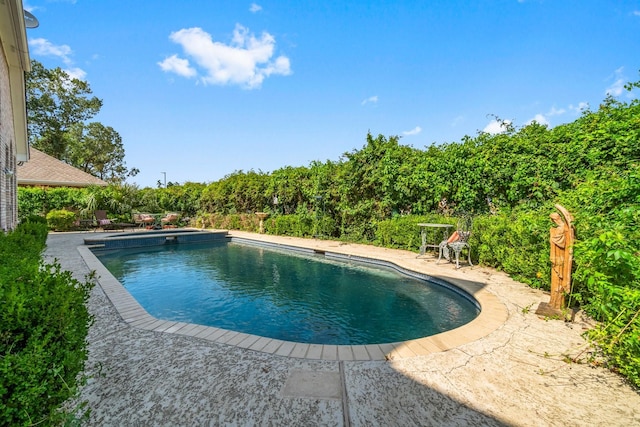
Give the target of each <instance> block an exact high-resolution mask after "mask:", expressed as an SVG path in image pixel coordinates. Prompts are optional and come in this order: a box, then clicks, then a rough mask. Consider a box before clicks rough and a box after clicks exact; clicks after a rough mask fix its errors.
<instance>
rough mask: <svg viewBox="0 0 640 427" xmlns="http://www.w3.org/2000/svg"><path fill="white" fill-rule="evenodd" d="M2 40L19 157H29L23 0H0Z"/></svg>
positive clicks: (0, 38) (26, 61)
mask: <svg viewBox="0 0 640 427" xmlns="http://www.w3.org/2000/svg"><path fill="white" fill-rule="evenodd" d="M0 9H2V13H0V41H1V42H2V50H3V52H4V55H5V58H6V59H7V63H8V66H9V83H10V84H9V90H10V92H11V95H10V96H11V107H12V108H13V127H14V133H15V145H16V160H17V161H18V162H26V161H28V160H29V142H28V139H27V103H26V95H25V75H24V73H25V72H29V71H31V62H30V58H29V45H28V43H27V34H26V27H25V22H24V9H23V6H22V0H5V1H4V2H0Z"/></svg>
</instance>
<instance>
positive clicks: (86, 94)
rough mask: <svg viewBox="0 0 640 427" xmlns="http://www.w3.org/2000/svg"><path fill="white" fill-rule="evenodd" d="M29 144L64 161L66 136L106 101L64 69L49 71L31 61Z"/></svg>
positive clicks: (28, 107)
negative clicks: (94, 94)
mask: <svg viewBox="0 0 640 427" xmlns="http://www.w3.org/2000/svg"><path fill="white" fill-rule="evenodd" d="M26 77H27V78H26V89H27V115H28V120H27V122H28V123H29V142H30V143H31V144H32V145H33V146H34V147H35V148H38V149H40V150H42V151H43V152H45V153H47V154H49V155H51V156H53V157H55V158H57V159H64V158H65V157H64V156H65V154H66V151H67V141H66V139H65V133H66V132H67V131H68V130H69V129H70V128H71V126H73V125H74V124H76V123H81V122H84V121H85V120H88V119H90V118H92V117H94V116H95V115H96V114H98V112H99V111H100V108H101V107H102V100H100V99H98V98H97V97H95V96H94V97H91V96H90V95H91V94H92V92H91V88H90V86H89V84H88V83H87V82H85V81H82V80H79V79H75V78H71V77H70V76H69V75H68V74H67V73H66V72H65V71H64V70H62V69H61V68H54V69H47V68H45V67H44V66H43V65H42V64H41V63H39V62H38V61H31V71H30V72H29V73H27V75H26Z"/></svg>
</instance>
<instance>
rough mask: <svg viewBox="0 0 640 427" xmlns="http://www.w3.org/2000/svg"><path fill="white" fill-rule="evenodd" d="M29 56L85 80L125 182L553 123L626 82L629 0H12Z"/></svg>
mask: <svg viewBox="0 0 640 427" xmlns="http://www.w3.org/2000/svg"><path fill="white" fill-rule="evenodd" d="M24 6H25V9H27V10H29V11H31V12H32V13H33V14H34V15H35V16H36V17H37V18H38V20H39V22H40V26H39V27H38V28H35V29H29V30H27V36H28V38H29V49H30V55H31V57H32V58H33V59H36V60H38V61H40V62H42V63H43V64H44V65H45V66H46V67H48V68H54V67H61V68H63V69H65V70H67V71H68V72H69V73H70V74H71V75H73V76H77V77H80V78H82V79H83V80H86V81H88V82H89V83H90V85H91V88H92V90H93V93H94V95H96V96H98V97H99V98H101V99H102V100H103V102H104V106H103V108H102V110H101V112H100V114H99V115H98V116H97V117H95V119H94V120H96V121H99V122H101V123H103V124H104V125H106V126H111V127H113V128H114V129H115V130H116V131H117V132H118V133H119V134H120V135H121V136H122V138H123V143H124V147H125V152H126V158H125V159H126V162H127V166H129V167H137V168H138V169H140V171H141V172H140V174H139V175H138V176H136V177H134V178H131V179H130V182H132V183H136V184H138V185H139V186H140V187H145V186H152V187H155V186H156V183H157V181H158V180H160V181H164V179H165V174H163V172H164V173H166V180H167V181H169V182H177V183H184V182H187V181H191V182H211V181H216V180H218V179H220V178H222V177H224V176H225V175H227V174H230V173H232V172H234V171H237V170H243V171H248V170H251V169H253V170H256V171H258V170H261V171H263V172H271V171H273V170H276V169H279V168H282V167H285V166H308V165H309V163H310V162H312V161H314V160H319V161H322V162H324V161H326V160H332V161H337V160H339V158H340V156H341V155H342V154H343V153H345V152H349V151H353V150H354V149H360V148H361V147H362V146H363V145H364V144H365V138H366V135H367V132H371V133H372V134H373V135H378V134H383V135H385V136H392V135H398V136H401V137H402V139H401V142H402V143H403V144H407V145H411V146H413V147H416V148H424V147H425V146H429V145H431V144H441V143H447V142H457V141H460V140H461V138H462V137H464V136H465V135H472V136H473V135H476V134H477V133H478V132H479V131H487V132H496V131H499V127H497V126H496V123H495V120H494V116H497V117H499V118H501V119H504V120H509V121H512V122H513V124H514V125H515V126H516V127H520V126H524V125H526V124H527V123H529V122H530V121H531V120H537V121H538V122H540V123H545V124H548V125H549V126H550V127H553V126H556V125H558V124H562V123H567V122H571V121H573V120H575V119H576V118H577V117H579V115H580V111H581V110H582V109H584V108H585V106H587V105H588V106H590V107H591V109H596V108H597V107H598V104H599V103H600V102H601V101H602V100H603V99H604V97H605V96H606V94H607V93H610V94H612V95H614V96H616V97H619V98H620V99H621V100H626V98H627V97H628V96H629V94H628V93H626V92H625V91H623V90H622V85H623V84H624V83H626V82H628V81H637V80H640V74H639V70H640V52H639V48H640V0H635V1H632V0H626V1H625V0H620V1H606V0H599V1H598V0H573V1H563V0H502V1H453V0H452V1H444V0H442V1H436V0H434V1H425V0H421V1H410V0H404V1H382V0H369V1H364V0H363V1H353V0H341V1H333V0H323V1H315V0H312V1H305V2H302V1H296V0H287V1H280V0H264V1H262V0H259V1H256V2H251V1H246V2H245V1H213V0H206V1H205V0H198V1H193V0H189V1H185V2H175V1H171V2H169V1H164V0H154V1H151V0H136V1H130V2H122V1H114V0H101V1H91V0H24Z"/></svg>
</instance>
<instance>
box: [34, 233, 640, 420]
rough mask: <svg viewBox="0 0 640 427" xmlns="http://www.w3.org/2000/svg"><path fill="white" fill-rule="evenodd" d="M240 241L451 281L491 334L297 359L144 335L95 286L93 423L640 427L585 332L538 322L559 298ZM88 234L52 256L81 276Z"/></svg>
mask: <svg viewBox="0 0 640 427" xmlns="http://www.w3.org/2000/svg"><path fill="white" fill-rule="evenodd" d="M231 234H232V235H233V236H235V237H243V238H251V239H258V240H263V241H268V242H274V243H279V244H286V245H292V246H304V247H309V248H314V249H317V250H325V251H331V252H336V253H343V254H351V255H354V256H365V257H375V258H380V259H387V260H390V261H392V262H394V263H396V264H398V265H401V266H402V267H404V268H409V269H412V270H415V271H419V272H421V273H424V274H428V275H432V276H435V277H441V278H444V279H446V280H449V281H451V282H454V283H456V284H457V285H461V286H466V287H467V288H468V289H469V290H470V291H471V292H472V293H474V294H475V295H476V296H477V297H478V300H479V301H480V302H481V304H482V305H483V312H484V314H485V316H489V318H490V322H489V325H490V326H483V324H481V323H477V324H476V326H477V327H475V328H471V329H470V330H469V331H466V332H464V333H463V334H461V335H456V331H452V332H449V333H447V334H452V335H446V334H444V335H443V336H442V337H441V338H442V339H440V340H439V342H438V345H437V346H436V347H437V348H431V347H428V346H426V345H422V344H420V343H418V345H417V346H416V345H405V346H401V345H399V346H394V348H393V349H390V350H389V351H388V352H387V353H386V354H385V355H386V356H387V357H386V358H387V359H389V360H373V359H374V358H370V357H368V358H367V360H354V359H357V358H356V357H351V358H350V357H345V358H342V360H338V359H339V357H337V350H336V357H333V356H332V353H327V355H326V357H323V353H322V352H321V353H320V357H315V358H309V357H305V358H301V357H291V356H296V354H297V353H296V354H291V352H293V351H294V350H293V349H286V348H284V347H283V346H282V345H280V346H279V347H278V348H276V349H275V350H274V351H265V350H269V349H268V348H267V349H265V348H261V349H259V350H258V351H256V350H252V349H250V348H242V347H241V346H237V345H232V344H229V342H235V340H229V341H228V342H227V343H224V342H221V341H217V340H208V339H207V337H206V336H205V337H203V338H199V336H201V335H198V334H197V333H196V334H191V335H190V334H186V333H184V332H187V331H185V330H184V328H183V331H182V332H183V334H179V333H172V332H176V331H177V330H176V329H173V330H172V329H171V328H167V329H163V328H157V327H156V328H151V329H156V330H150V328H149V327H143V328H140V327H136V326H135V325H132V324H131V323H127V321H125V320H123V316H121V314H120V313H119V311H118V310H117V309H116V308H115V306H114V305H113V304H112V302H111V301H110V299H109V298H108V297H107V295H106V294H105V291H104V290H103V289H102V288H101V287H99V286H97V287H96V288H95V289H94V290H93V292H92V296H91V299H90V303H89V304H90V310H91V312H92V313H93V314H94V315H95V317H96V321H95V324H94V325H93V326H92V328H91V330H90V333H89V350H90V355H89V361H88V363H87V374H89V375H91V376H92V378H91V379H90V380H89V382H88V384H87V385H86V386H85V387H84V388H83V389H82V394H81V400H86V401H87V402H88V407H89V408H90V409H91V416H90V421H89V424H90V425H101V426H105V425H172V426H176V425H189V426H193V425H296V426H315V425H328V426H340V425H353V426H371V425H384V426H396V425H397V426H406V425H438V426H442V425H522V426H525V425H526V426H529V425H585V426H587V425H589V426H591V425H620V426H622V425H625V426H626V425H633V424H640V396H639V395H638V393H637V392H635V391H634V390H632V389H631V388H630V387H629V386H627V385H626V384H624V382H623V381H622V380H621V379H620V378H619V377H618V376H616V375H614V374H612V373H610V372H608V371H607V370H605V369H603V368H594V367H592V366H590V365H587V364H567V363H565V362H564V361H563V360H564V357H565V355H570V356H576V355H578V354H580V353H581V352H582V351H583V350H584V341H583V340H582V338H581V333H582V332H583V330H584V328H586V327H588V322H587V321H586V320H582V319H581V318H580V317H578V321H577V322H576V323H571V324H566V323H564V322H560V321H545V320H541V319H539V318H538V317H537V316H536V315H535V314H534V311H535V307H537V305H538V303H539V302H541V301H547V300H548V296H547V295H545V294H544V293H542V292H540V291H536V290H533V289H530V288H528V287H527V286H525V285H523V284H520V283H518V282H515V281H513V280H511V279H509V278H508V277H507V276H506V275H504V274H502V273H499V272H496V271H494V270H491V269H487V268H482V267H466V266H465V267H463V268H461V269H460V270H456V269H455V267H454V266H453V265H451V264H440V265H436V262H435V258H429V257H427V258H416V255H417V254H415V253H412V252H406V251H396V250H388V249H383V248H375V247H370V246H363V245H354V244H343V243H340V242H332V241H324V240H313V239H294V238H283V237H274V236H265V235H257V234H250V233H240V232H235V231H234V232H231ZM83 236H84V235H83V234H80V233H64V234H62V233H61V234H51V235H50V236H49V240H48V248H47V252H46V256H48V257H51V258H57V259H58V261H59V262H60V263H61V265H62V266H63V268H65V269H67V270H70V271H72V272H74V275H75V277H77V278H79V279H82V278H83V277H84V275H85V274H86V273H88V272H89V271H90V269H89V268H88V267H87V264H86V263H85V261H84V260H83V258H82V257H81V256H80V252H79V251H78V250H76V248H77V247H79V246H81V245H82V244H83ZM483 301H484V302H483ZM487 301H488V302H487ZM487 304H489V305H487ZM496 319H499V321H496ZM474 322H475V321H474ZM147 326H149V325H147ZM162 330H164V332H163V331H162ZM458 332H459V331H458ZM469 334H471V335H472V336H470V335H469ZM474 334H475V335H474ZM193 335H198V336H193ZM424 349H427V350H429V351H423V350H424ZM278 350H280V352H278ZM307 350H308V349H307ZM287 351H288V353H287ZM298 351H300V350H298ZM284 353H287V354H288V355H281V354H284ZM351 354H352V355H354V354H355V352H353V351H352V352H351ZM367 354H369V353H367Z"/></svg>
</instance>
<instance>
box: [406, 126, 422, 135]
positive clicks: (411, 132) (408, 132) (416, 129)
mask: <svg viewBox="0 0 640 427" xmlns="http://www.w3.org/2000/svg"><path fill="white" fill-rule="evenodd" d="M420 132H422V128H421V127H420V126H416V127H414V128H413V129H411V130H406V131H404V132H402V134H403V135H407V136H408V135H417V134H419V133H420Z"/></svg>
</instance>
